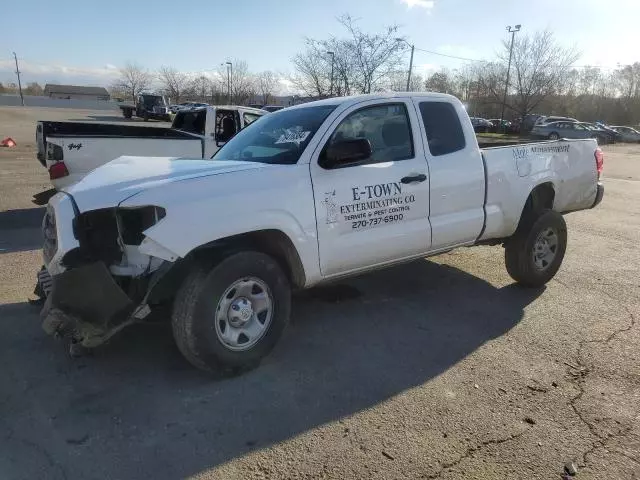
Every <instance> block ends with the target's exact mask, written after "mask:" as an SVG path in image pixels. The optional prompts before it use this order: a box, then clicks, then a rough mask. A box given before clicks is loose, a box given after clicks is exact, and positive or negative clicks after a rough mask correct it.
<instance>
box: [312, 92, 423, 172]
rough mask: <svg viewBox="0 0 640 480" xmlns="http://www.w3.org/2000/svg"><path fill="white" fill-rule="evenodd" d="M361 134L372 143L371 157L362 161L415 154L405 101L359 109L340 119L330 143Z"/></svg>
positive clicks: (357, 136)
mask: <svg viewBox="0 0 640 480" xmlns="http://www.w3.org/2000/svg"><path fill="white" fill-rule="evenodd" d="M360 138H364V139H367V140H369V143H370V144H371V157H370V158H369V159H368V160H366V161H364V162H361V163H359V164H360V165H362V164H369V163H384V162H393V161H396V160H407V159H409V158H413V156H414V153H413V152H414V149H413V139H412V136H411V124H410V123H409V116H408V114H407V107H406V106H405V104H404V103H386V104H384V105H374V106H371V107H365V108H362V109H360V110H356V111H355V112H353V113H351V114H350V115H349V116H347V117H346V118H345V119H344V120H342V122H340V124H339V125H338V127H337V128H336V129H335V131H334V132H333V134H332V135H331V138H330V139H329V141H328V142H327V146H331V145H334V144H335V143H337V142H341V141H345V140H354V139H360ZM325 150H326V147H325Z"/></svg>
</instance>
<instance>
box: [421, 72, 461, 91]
mask: <svg viewBox="0 0 640 480" xmlns="http://www.w3.org/2000/svg"><path fill="white" fill-rule="evenodd" d="M424 88H425V89H426V90H428V91H430V92H439V93H449V94H455V93H456V84H455V80H454V78H453V75H451V74H450V73H449V72H448V71H447V70H441V71H439V72H435V73H432V74H431V75H430V76H429V77H428V78H427V80H426V81H425V82H424Z"/></svg>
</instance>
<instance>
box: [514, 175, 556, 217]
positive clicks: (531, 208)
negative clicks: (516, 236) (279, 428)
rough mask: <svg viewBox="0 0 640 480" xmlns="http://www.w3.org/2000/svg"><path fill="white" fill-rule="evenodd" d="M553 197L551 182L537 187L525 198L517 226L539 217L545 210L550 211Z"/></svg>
mask: <svg viewBox="0 0 640 480" xmlns="http://www.w3.org/2000/svg"><path fill="white" fill-rule="evenodd" d="M555 197H556V191H555V189H554V188H553V184H552V183H551V182H546V183H541V184H540V185H537V186H536V187H535V188H534V189H533V190H532V191H531V193H530V194H529V196H528V197H527V201H526V202H525V204H524V208H523V209H522V215H520V224H519V225H518V226H520V225H522V224H523V222H529V221H530V220H531V219H535V218H537V217H539V216H540V214H541V213H542V212H543V211H545V210H552V209H553V202H554V200H555Z"/></svg>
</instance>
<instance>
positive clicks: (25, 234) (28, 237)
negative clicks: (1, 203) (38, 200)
mask: <svg viewBox="0 0 640 480" xmlns="http://www.w3.org/2000/svg"><path fill="white" fill-rule="evenodd" d="M44 213H45V207H38V208H25V209H18V210H5V211H3V212H0V255H1V254H3V253H11V252H23V251H27V250H36V249H38V248H41V247H42V233H41V225H42V217H43V216H44Z"/></svg>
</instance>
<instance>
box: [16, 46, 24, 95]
mask: <svg viewBox="0 0 640 480" xmlns="http://www.w3.org/2000/svg"><path fill="white" fill-rule="evenodd" d="M13 58H14V59H15V61H16V75H18V90H19V91H20V103H22V106H23V107H24V97H23V96H22V83H21V82H20V69H19V68H18V56H17V55H16V52H13Z"/></svg>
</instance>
